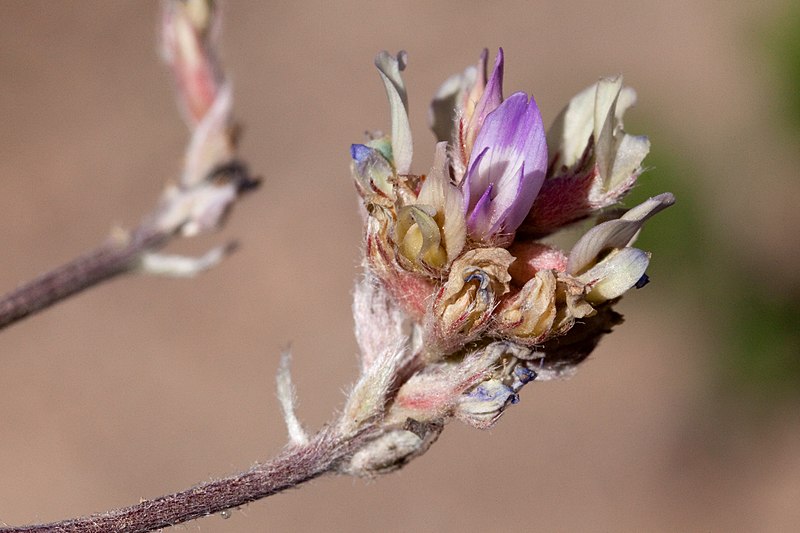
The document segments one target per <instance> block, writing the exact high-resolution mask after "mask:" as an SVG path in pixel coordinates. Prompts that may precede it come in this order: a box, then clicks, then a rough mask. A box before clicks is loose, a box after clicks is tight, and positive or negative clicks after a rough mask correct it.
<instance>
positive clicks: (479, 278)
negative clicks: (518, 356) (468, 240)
mask: <svg viewBox="0 0 800 533" xmlns="http://www.w3.org/2000/svg"><path fill="white" fill-rule="evenodd" d="M512 261H514V258H513V257H512V256H511V254H510V253H508V251H507V250H505V249H503V248H478V249H475V250H470V251H468V252H466V253H465V254H463V255H462V256H461V257H459V258H458V259H457V260H456V261H455V262H454V263H453V265H452V267H451V268H450V275H449V276H448V278H447V282H446V283H445V284H444V286H443V287H442V288H441V289H440V290H439V293H438V294H437V295H436V300H435V301H434V303H433V316H432V319H433V324H432V328H431V329H432V330H433V331H432V332H431V334H430V337H431V338H430V340H431V342H432V343H433V344H435V345H437V346H440V347H441V348H445V349H446V351H450V350H452V349H453V348H454V347H456V346H460V345H463V344H464V343H466V342H469V340H471V339H473V338H474V337H475V336H477V335H478V334H480V333H481V332H482V331H483V330H484V329H485V328H486V326H487V325H488V323H489V319H490V318H491V315H492V311H493V310H494V308H495V306H496V305H497V303H498V302H499V301H500V297H501V296H503V295H504V294H506V293H507V292H508V291H509V282H510V281H511V276H510V275H509V273H508V266H509V265H510V264H511V262H512Z"/></svg>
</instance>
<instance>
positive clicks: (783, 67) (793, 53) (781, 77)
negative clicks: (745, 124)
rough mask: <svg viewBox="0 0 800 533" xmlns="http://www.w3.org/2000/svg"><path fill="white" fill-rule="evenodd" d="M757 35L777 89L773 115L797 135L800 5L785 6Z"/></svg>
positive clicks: (799, 115) (799, 121) (799, 118)
mask: <svg viewBox="0 0 800 533" xmlns="http://www.w3.org/2000/svg"><path fill="white" fill-rule="evenodd" d="M761 35H762V40H763V44H764V49H765V51H766V56H767V58H768V60H769V62H770V64H771V65H772V67H773V69H774V71H775V79H776V81H777V83H778V85H779V87H780V89H779V90H780V94H779V95H777V96H778V97H777V98H776V99H775V102H776V103H777V104H778V109H776V111H777V113H778V116H780V117H783V118H784V121H785V123H786V125H787V126H788V127H789V128H791V129H792V130H793V131H794V132H795V133H796V134H800V3H797V2H794V3H789V5H788V6H787V8H786V11H785V13H783V14H782V15H781V16H780V17H776V18H775V19H774V20H771V21H769V23H768V24H767V25H766V27H765V28H764V29H763V30H762V31H761Z"/></svg>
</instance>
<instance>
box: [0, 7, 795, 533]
mask: <svg viewBox="0 0 800 533" xmlns="http://www.w3.org/2000/svg"><path fill="white" fill-rule="evenodd" d="M0 9H1V10H2V16H1V17H0V225H2V229H0V250H2V257H3V259H2V267H1V268H0V290H3V291H5V290H7V289H11V288H13V287H14V286H15V285H16V284H17V283H19V282H21V281H24V280H26V279H28V278H30V277H31V276H33V275H35V274H37V273H39V272H42V271H44V270H46V269H48V268H51V267H53V266H56V265H57V264H59V263H60V262H63V261H65V260H67V259H69V258H71V257H72V256H73V255H75V254H76V253H78V252H81V251H84V250H86V249H88V248H89V247H91V246H93V245H95V244H96V243H98V242H100V241H101V240H102V239H103V238H104V237H105V236H106V235H107V233H108V231H109V230H110V228H111V227H112V226H114V225H123V226H127V227H130V226H131V225H133V224H135V223H136V221H137V219H138V217H139V216H140V215H141V214H143V213H145V212H146V211H147V210H149V209H150V207H151V206H152V205H153V202H154V200H155V198H156V197H157V195H158V193H159V191H160V189H161V187H162V185H163V182H164V181H165V179H167V178H170V177H172V176H175V174H176V173H177V171H178V169H179V166H180V158H181V154H182V149H183V146H184V144H185V142H186V139H187V133H186V131H185V128H184V126H183V124H182V122H181V120H180V117H179V116H178V113H177V111H176V109H175V105H174V102H173V98H172V94H171V90H170V83H169V78H168V75H167V72H166V71H165V69H164V68H162V65H161V64H160V63H159V61H158V57H157V47H156V28H157V18H158V17H157V12H158V3H157V2H146V3H145V2H135V1H124V2H122V1H118V2H103V1H82V2H58V3H56V2H46V1H43V0H37V1H22V0H17V1H10V0H3V1H2V2H0ZM226 12H227V19H226V21H225V35H224V40H223V42H224V49H223V54H224V58H225V60H226V64H227V66H228V67H229V71H230V72H231V73H232V77H233V79H234V81H235V92H236V109H237V114H238V116H240V117H241V118H242V119H243V121H244V123H245V127H246V130H245V137H244V145H243V149H244V154H245V156H246V158H247V161H248V162H249V163H250V164H251V166H252V168H253V169H254V170H255V171H256V172H258V173H260V174H262V175H263V176H264V177H265V183H264V186H263V188H262V190H261V191H260V192H258V193H257V194H256V195H253V196H252V197H250V198H248V199H247V200H246V201H245V202H244V203H243V204H242V205H241V206H240V207H239V208H238V209H237V210H236V211H235V213H234V216H233V217H232V219H231V221H230V224H229V225H228V227H227V228H226V229H225V231H224V232H223V233H222V235H216V236H213V237H207V238H202V239H200V240H198V241H195V242H191V243H187V244H182V245H181V246H178V247H177V248H173V250H175V249H177V250H179V251H183V252H201V251H203V250H205V249H206V248H207V247H208V246H210V245H212V244H214V243H218V242H221V241H223V240H225V239H231V238H235V239H238V240H240V241H241V243H242V244H243V246H242V247H241V249H240V250H239V252H238V253H237V254H235V255H234V256H233V257H232V258H231V259H230V260H228V261H227V262H225V263H224V264H223V265H222V266H221V267H219V268H217V269H215V270H214V271H212V272H209V273H207V274H205V275H203V276H202V277H200V278H199V279H197V280H194V281H176V280H165V279H152V278H133V277H131V278H126V279H122V280H116V281H114V282H112V283H109V284H107V285H104V286H101V287H98V288H96V289H94V290H91V291H89V292H87V293H85V294H82V295H80V296H78V297H75V298H73V299H71V300H70V301H68V302H66V303H63V304H61V305H59V306H57V307H55V308H53V309H51V310H49V311H47V312H45V313H44V314H41V315H39V316H36V317H34V318H31V319H29V320H27V321H25V322H23V323H20V324H18V325H15V326H13V327H11V328H10V329H8V330H6V331H4V332H2V335H0V524H2V523H7V524H15V525H20V524H23V523H30V522H35V521H50V520H56V519H61V518H66V517H70V516H75V515H83V514H88V513H92V512H98V511H103V510H106V509H108V508H112V507H119V506H125V505H129V504H132V503H135V502H137V501H138V500H139V498H142V497H148V498H149V497H155V496H158V495H160V494H163V493H166V492H171V491H175V490H179V489H183V488H187V487H188V486H190V485H192V484H194V483H196V482H199V481H204V480H207V479H210V478H213V477H218V476H221V475H224V474H227V473H230V472H232V471H237V470H241V469H245V468H247V467H249V466H250V465H251V464H252V463H253V462H255V461H257V460H259V459H265V458H267V457H268V456H271V455H272V454H274V453H276V452H277V451H278V450H279V449H280V448H281V446H282V445H283V443H284V442H285V436H284V434H285V432H284V428H283V426H282V421H281V418H280V416H279V413H278V404H277V401H276V399H275V394H274V385H273V383H274V378H273V376H274V373H275V369H276V367H277V361H278V353H279V351H280V349H281V348H282V347H283V346H286V345H287V344H289V343H291V345H292V348H293V351H294V354H295V367H294V371H295V377H296V381H297V386H298V389H299V394H300V414H301V416H302V417H303V419H304V420H305V421H306V422H307V423H308V425H309V427H311V428H317V427H319V425H320V424H322V423H323V422H325V420H327V419H328V418H329V416H330V414H331V412H332V411H333V410H334V409H335V408H337V407H338V406H340V405H341V402H342V400H343V397H344V395H343V392H342V391H343V390H345V389H346V388H347V386H348V384H349V383H351V382H352V381H353V379H354V378H355V376H356V371H357V366H356V345H355V342H354V340H353V336H352V333H351V330H352V321H351V317H350V313H349V306H350V290H351V285H352V281H353V279H354V278H355V276H356V275H357V272H358V269H357V265H358V261H359V238H360V228H359V220H358V217H357V215H356V210H355V206H356V199H355V194H354V191H353V187H352V185H351V183H350V181H349V176H348V165H349V160H348V147H349V145H350V143H351V142H358V141H359V140H361V139H362V133H363V131H364V130H366V129H368V128H386V127H387V126H388V110H387V105H386V103H385V95H384V92H383V88H382V86H381V84H380V81H379V79H378V75H377V73H376V72H375V69H374V68H373V66H372V58H373V56H374V54H375V53H376V52H377V51H379V50H381V49H388V50H390V51H396V50H398V49H400V48H405V49H406V50H408V52H409V58H410V65H409V68H408V70H407V74H406V82H407V84H408V86H409V99H410V104H411V108H412V111H411V119H412V126H413V128H414V133H415V139H416V143H415V151H416V155H417V157H416V160H415V161H416V163H415V167H414V168H415V169H417V170H418V171H425V170H427V167H428V165H429V162H430V156H431V154H432V151H433V144H432V142H431V141H432V139H433V138H432V136H430V135H429V133H428V132H427V131H426V127H425V122H426V119H425V116H426V115H425V112H426V109H427V103H428V99H429V97H430V96H431V95H432V94H433V92H434V91H435V90H436V88H437V87H438V85H439V83H441V81H442V80H444V78H445V77H447V76H449V75H450V74H452V73H455V72H457V71H459V70H461V69H462V68H464V67H465V66H467V65H468V64H471V63H473V62H474V61H475V59H476V58H477V55H478V53H479V51H480V49H481V48H482V47H484V46H487V47H489V48H492V49H494V48H496V47H497V46H503V47H504V49H505V52H506V61H507V62H506V84H505V86H506V92H507V93H511V92H513V91H516V90H526V91H528V92H533V93H534V94H535V96H536V99H537V101H538V102H539V105H540V107H541V109H542V113H543V115H544V117H545V122H547V123H549V121H550V120H552V118H553V117H554V116H555V114H556V113H557V112H558V111H559V109H560V108H561V107H562V106H563V105H564V104H565V103H566V101H567V100H568V99H569V98H570V97H571V96H572V95H573V94H574V93H576V92H577V91H579V90H580V89H582V88H584V87H585V86H587V85H589V84H590V83H592V82H594V81H595V80H596V79H597V78H598V77H600V76H602V75H606V74H615V73H623V74H624V75H625V77H626V81H627V83H629V84H631V85H632V86H634V87H635V88H636V89H637V90H638V93H639V104H638V106H637V107H636V108H635V109H633V110H632V111H631V112H629V117H626V118H627V121H626V125H627V129H628V131H630V132H631V133H636V134H639V133H644V134H648V135H649V136H650V137H651V140H652V142H653V146H654V150H653V156H652V158H651V159H648V160H646V163H647V164H649V165H651V166H652V167H654V168H653V169H652V170H651V171H649V172H647V173H646V174H645V175H644V176H643V177H642V179H641V185H640V187H639V189H638V190H637V191H636V193H635V194H636V195H637V196H638V197H640V198H641V197H644V196H647V195H652V194H656V193H658V192H661V191H664V190H672V191H673V192H675V193H676V194H677V195H678V204H677V205H676V206H675V207H673V208H672V209H671V210H670V211H668V212H666V213H664V214H663V215H659V217H657V218H656V219H655V220H654V221H652V222H651V223H650V225H649V226H648V227H647V228H646V229H645V235H644V237H643V239H644V242H645V244H646V246H647V247H649V249H651V250H653V252H654V257H653V267H652V269H651V272H650V274H651V278H652V280H653V282H652V283H651V284H650V285H649V286H648V287H647V288H646V289H644V290H641V291H635V292H634V293H633V294H630V295H629V296H627V297H626V298H625V300H624V302H623V303H622V305H621V311H622V312H623V313H625V315H626V318H627V320H626V322H625V324H623V325H622V326H620V327H619V328H618V330H617V331H616V332H615V334H613V335H611V336H609V337H608V338H607V339H606V340H605V341H604V342H603V343H602V344H601V345H600V348H599V349H598V350H597V351H596V352H595V354H594V356H593V357H592V358H591V359H590V360H589V361H588V362H587V363H586V364H585V365H584V366H583V368H582V371H581V372H579V373H578V375H577V376H576V377H575V378H573V379H572V380H570V381H565V382H557V383H539V384H537V383H534V384H532V385H530V386H528V387H527V388H526V389H525V390H524V391H523V393H522V401H521V403H520V404H519V405H516V406H514V407H513V408H511V409H510V410H509V411H508V412H507V414H506V416H505V417H504V418H503V419H502V421H501V422H500V424H499V425H498V426H497V427H496V428H495V429H494V430H492V431H490V432H479V431H477V430H472V429H468V428H466V427H464V426H461V425H459V424H458V423H454V424H452V425H451V426H450V427H449V428H448V430H447V431H446V432H445V433H444V435H443V436H442V438H441V440H440V441H439V443H437V445H436V446H434V447H433V448H432V449H431V450H430V451H429V452H428V454H427V455H425V456H424V457H422V458H420V459H419V460H417V461H415V462H414V463H412V464H411V465H410V466H408V467H407V468H406V469H405V470H404V471H402V472H400V473H397V474H394V475H391V476H388V477H385V478H382V479H379V480H377V481H375V482H369V483H367V482H362V481H359V480H352V479H349V478H337V479H334V478H328V479H323V480H319V481H316V482H314V483H312V484H310V485H308V486H305V487H303V488H301V489H299V490H295V491H291V492H288V493H286V494H283V495H279V496H276V497H273V498H270V499H267V500H264V501H261V502H257V503H254V504H251V505H249V506H247V507H245V508H243V509H242V510H241V511H238V512H235V513H233V516H232V517H231V518H230V519H228V520H223V519H222V518H221V517H219V516H214V517H210V518H206V519H203V520H200V521H196V522H193V523H190V524H188V525H186V526H181V528H182V529H185V530H189V531H195V530H202V531H208V532H212V531H213V532H218V531H219V532H245V531H248V532H251V531H289V530H291V531H378V530H380V531H486V530H503V529H514V530H518V531H520V530H521V531H797V530H800V505H798V499H799V498H800V414H798V413H800V410H799V409H798V406H800V402H799V401H798V399H800V394H798V392H800V385H798V383H800V363H798V357H800V340H798V332H797V331H798V329H800V322H799V321H798V316H800V313H798V303H797V302H798V299H797V296H798V295H800V275H798V269H797V264H798V261H799V260H800V247H799V246H798V237H797V228H798V227H800V226H799V224H800V214H798V210H797V207H796V206H797V204H798V201H797V198H799V197H800V180H798V172H797V168H799V167H798V165H800V155H798V152H799V150H798V147H800V134H798V132H799V131H800V129H797V123H795V122H793V121H792V119H791V117H792V108H791V106H790V102H791V101H792V98H795V99H796V98H797V97H798V96H797V92H798V91H797V85H792V79H791V76H790V75H791V72H790V68H789V67H787V65H790V66H791V65H794V68H796V69H798V68H800V67H798V65H800V56H798V55H797V50H800V46H798V45H797V43H798V41H797V39H798V36H797V35H798V34H796V33H792V28H794V30H800V17H798V9H796V8H792V7H791V5H790V2H781V1H766V2H759V3H758V7H757V3H756V2H722V1H713V0H705V1H699V2H698V1H691V2H689V1H686V2H663V3H655V2H652V3H649V2H641V1H638V2H634V1H630V2H622V1H612V2H602V3H600V2H591V1H581V2H571V3H569V4H568V5H567V4H566V3H564V4H563V5H562V3H560V2H549V3H546V2H508V3H494V4H492V5H489V3H488V2H487V3H484V2H480V3H479V2H456V1H450V2H397V3H378V2H371V3H366V2H364V3H357V2H319V3H290V2H229V3H228V4H227V5H226ZM792 17H795V18H796V19H797V20H798V21H799V23H798V24H796V25H795V26H791V21H792V20H795V18H792ZM787 27H788V28H789V30H787V29H786V28H787ZM787 32H788V33H787ZM787 35H788V37H787ZM787 39H788V41H787ZM787 42H789V43H790V44H789V45H787V44H786V43H787ZM792 43H794V46H796V48H794V53H795V55H794V56H792V55H791V53H792V51H791V44H792ZM787 61H788V62H787ZM795 75H796V76H797V71H795ZM795 79H796V80H797V79H800V76H797V78H795Z"/></svg>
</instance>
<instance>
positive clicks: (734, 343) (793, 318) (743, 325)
mask: <svg viewBox="0 0 800 533" xmlns="http://www.w3.org/2000/svg"><path fill="white" fill-rule="evenodd" d="M631 131H650V132H653V131H656V132H657V131H658V129H657V128H653V127H642V128H639V127H636V128H631ZM651 140H653V151H652V152H651V154H650V155H649V156H648V158H647V159H646V160H645V163H646V165H647V168H648V170H647V171H646V172H645V173H644V174H643V175H642V177H641V178H640V180H639V185H638V186H637V187H636V188H635V189H634V191H633V192H632V193H631V194H630V196H629V197H628V199H627V200H626V202H625V203H626V204H627V205H631V206H632V205H636V204H637V203H639V202H641V201H643V200H645V199H646V198H648V197H650V196H653V195H655V194H658V193H660V192H663V191H671V192H673V193H674V194H675V196H676V198H677V202H676V204H675V205H674V206H673V207H671V208H670V209H668V210H667V211H665V212H664V213H662V214H660V215H658V216H657V217H656V218H655V219H654V220H653V221H652V222H650V223H649V224H648V225H647V226H645V229H644V231H643V232H642V236H641V238H640V240H639V244H640V246H641V247H642V248H643V249H645V250H651V251H652V252H653V261H652V263H651V268H650V270H649V274H650V277H651V279H652V280H653V282H654V283H653V284H654V285H657V287H656V290H659V292H660V294H662V295H664V296H666V298H665V299H664V304H665V305H670V306H675V308H676V309H677V311H678V312H679V313H694V314H695V315H696V316H695V317H694V320H702V321H703V323H704V325H705V326H707V331H708V335H709V338H710V340H711V341H712V342H711V343H709V344H710V346H712V348H713V350H714V353H711V354H706V356H707V357H708V356H710V358H711V363H712V365H713V366H712V369H713V370H714V376H715V377H714V378H713V379H715V380H716V382H715V383H712V384H710V385H711V386H712V389H713V390H712V392H714V391H716V394H717V395H718V396H720V397H721V398H720V399H723V400H726V399H727V400H731V401H723V402H721V405H728V406H729V407H731V408H733V409H737V410H741V409H742V406H747V409H749V410H751V411H754V412H757V413H758V414H763V412H764V411H765V410H767V411H768V410H770V409H772V408H774V407H777V404H778V403H780V402H782V401H793V402H797V401H800V300H799V299H798V298H796V297H795V296H796V295H791V294H786V293H780V292H779V288H778V287H776V285H779V284H776V283H775V280H770V279H765V278H764V277H763V276H760V277H759V276H757V275H753V273H752V272H750V271H748V270H747V269H746V267H745V266H744V265H742V264H741V263H740V262H737V261H736V259H735V254H734V253H733V250H734V249H735V248H734V247H735V246H736V245H737V243H736V242H735V241H734V240H733V239H735V235H731V234H730V233H728V232H725V231H715V228H714V226H713V223H712V221H711V220H710V219H708V218H707V217H706V216H705V211H704V210H703V209H702V208H701V205H702V196H701V194H702V192H701V191H700V190H698V187H697V184H698V183H703V179H702V176H701V175H699V172H697V171H696V170H695V169H694V168H692V163H691V161H690V160H689V159H687V157H686V155H685V151H684V150H680V149H679V148H677V147H676V146H674V145H673V146H672V147H670V142H669V139H668V138H658V136H657V135H656V136H651ZM677 154H681V157H677ZM666 284H668V285H669V286H668V287H667V286H666ZM648 288H649V287H648ZM698 355H699V356H700V355H702V354H698Z"/></svg>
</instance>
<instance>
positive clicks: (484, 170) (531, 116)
mask: <svg viewBox="0 0 800 533" xmlns="http://www.w3.org/2000/svg"><path fill="white" fill-rule="evenodd" d="M472 154H473V156H472V157H471V158H470V162H469V165H468V166H467V168H468V171H467V176H466V178H465V180H464V183H463V188H464V197H465V205H467V212H468V217H469V220H470V223H469V228H470V232H471V233H472V234H473V236H476V237H478V236H480V238H486V236H490V235H492V234H498V233H501V232H504V233H511V232H513V231H515V230H516V229H517V227H519V225H520V224H521V223H522V221H523V220H524V219H525V217H526V216H527V214H528V212H529V211H530V209H531V206H532V205H533V201H534V200H535V199H536V195H537V194H539V189H541V186H542V182H543V181H544V175H545V170H546V168H547V145H546V142H545V133H544V126H543V125H542V117H541V114H540V113H539V108H538V107H537V106H536V102H535V101H534V100H533V98H531V99H530V100H529V99H528V95H526V94H525V93H515V94H513V95H511V96H510V97H509V98H508V99H507V100H506V101H505V102H503V103H502V104H500V106H499V107H498V108H497V109H496V110H495V111H493V112H492V113H490V114H489V115H487V117H486V120H485V121H484V124H483V127H482V128H481V130H480V131H479V132H478V137H477V138H476V140H475V146H474V147H473V150H472ZM490 186H491V188H492V191H493V197H492V198H490V200H491V203H490V204H489V205H488V206H487V205H481V211H482V212H486V213H488V215H487V216H480V217H477V216H473V215H474V214H473V213H472V212H473V210H475V209H476V208H477V204H478V202H479V201H481V203H482V204H483V203H484V202H485V201H486V200H484V198H485V194H486V191H487V189H489V187H490ZM478 220H481V221H482V222H481V224H480V225H478Z"/></svg>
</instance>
